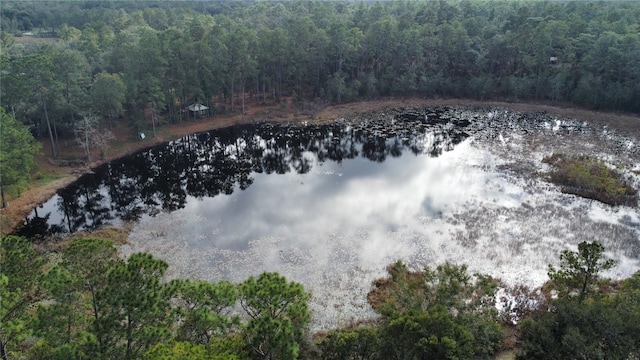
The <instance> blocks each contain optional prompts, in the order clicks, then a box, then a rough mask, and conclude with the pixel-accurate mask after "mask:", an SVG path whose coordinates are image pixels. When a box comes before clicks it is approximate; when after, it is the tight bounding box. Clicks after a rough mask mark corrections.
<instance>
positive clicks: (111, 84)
mask: <svg viewBox="0 0 640 360" xmlns="http://www.w3.org/2000/svg"><path fill="white" fill-rule="evenodd" d="M0 10H1V14H0V15H1V23H0V46H1V52H0V87H1V96H0V106H1V108H0V115H2V121H1V123H0V124H1V125H2V128H1V129H0V130H1V131H0V135H2V136H5V135H6V136H7V138H11V139H21V140H20V141H19V143H20V147H19V148H18V147H16V146H14V149H13V150H12V152H11V154H10V156H9V150H11V146H9V145H11V144H2V145H3V147H2V155H3V157H2V159H3V161H2V164H1V165H2V169H1V170H2V181H0V185H2V186H1V188H2V190H3V191H4V188H5V187H7V186H14V187H17V188H20V187H24V186H25V181H27V180H26V179H27V178H28V174H29V170H30V168H31V165H32V164H31V163H32V162H33V160H32V158H33V155H34V154H36V153H37V152H38V151H39V150H40V149H39V147H38V144H35V143H34V142H33V141H32V140H33V139H31V138H30V135H31V134H33V135H35V136H37V137H46V138H47V143H48V144H49V143H50V148H47V149H46V151H47V152H49V153H50V154H51V156H52V157H56V156H59V155H60V151H61V150H60V144H61V142H63V141H65V140H66V139H73V140H75V141H76V142H77V143H78V144H80V145H81V147H82V148H83V150H85V151H86V155H87V157H88V159H89V161H91V156H92V154H91V149H95V148H96V147H97V148H101V147H102V146H103V145H104V144H105V143H106V142H108V141H109V138H110V136H111V135H110V132H109V131H108V129H113V127H114V126H117V125H118V124H119V125H126V126H127V127H130V128H132V129H133V131H134V132H135V133H138V132H139V131H142V130H145V131H148V130H149V129H150V128H151V127H153V129H154V131H155V128H156V127H159V126H162V125H163V124H168V123H181V122H186V121H189V119H190V118H191V117H194V116H201V115H207V116H212V115H215V114H222V113H243V112H244V111H245V104H246V103H247V102H248V101H249V99H251V101H254V102H258V103H261V104H276V105H279V106H282V107H286V106H289V104H290V103H289V99H292V101H293V104H294V106H296V107H299V108H300V109H304V111H311V112H313V111H314V109H318V108H321V107H323V106H325V105H327V104H337V103H344V102H351V101H356V100H375V99H378V98H382V97H421V98H464V99H477V100H502V101H513V102H516V101H517V102H528V101H530V102H543V103H553V104H562V105H566V104H570V105H571V104H572V105H575V106H579V107H584V108H589V109H598V110H608V111H620V112H633V113H637V112H640V100H639V99H640V2H636V1H598V2H596V1H517V0H514V1H488V0H486V1H481V0H477V1H472V0H467V1H464V0H463V1H443V0H438V1H436V0H433V1H388V2H369V1H359V2H357V1H353V2H343V1H281V2H279V1H133V0H131V1H90V0H85V1H2V2H1V3H0ZM196 104H201V105H203V106H205V107H206V108H202V109H205V110H203V111H204V112H203V113H200V110H198V113H197V115H194V114H196V113H195V112H193V111H190V110H189V106H193V105H196ZM29 129H30V130H31V134H29V132H28V130H29ZM14 130H15V131H14ZM2 139H4V138H2ZM2 139H0V141H2ZM47 146H49V145H47ZM93 151H95V150H93ZM21 156H22V157H21ZM94 156H95V154H94ZM5 158H7V159H14V161H13V162H12V163H8V162H5V161H4V159H5ZM23 168H24V169H23ZM6 169H11V170H12V171H14V170H15V174H14V173H10V172H8V170H6ZM3 205H4V193H3ZM109 231H116V230H113V229H106V230H103V231H102V232H97V233H94V234H92V235H91V236H87V235H86V234H84V235H74V236H70V237H68V238H65V239H56V241H51V240H50V239H46V240H44V241H43V239H27V238H23V237H17V236H6V237H3V238H2V239H1V241H0V359H2V360H9V359H297V358H299V359H431V358H434V359H490V358H495V356H496V354H499V353H503V352H505V351H506V352H508V353H509V354H510V356H511V358H513V357H515V358H518V359H567V358H583V359H635V358H638V356H640V339H639V338H638V333H640V302H639V301H640V300H639V299H640V272H636V273H635V274H634V275H633V276H632V277H630V278H628V279H623V280H620V281H612V280H609V279H606V278H603V277H602V272H603V271H606V270H608V269H610V268H612V267H613V266H614V263H613V262H612V261H610V260H607V258H606V251H605V250H606V249H604V248H603V247H602V245H600V244H599V243H598V242H595V241H594V242H582V243H580V244H579V246H578V249H577V251H569V250H567V251H564V252H562V253H561V254H558V255H559V257H560V263H561V267H560V268H558V269H555V268H552V267H550V268H549V271H548V275H549V280H548V282H547V283H545V285H544V286H543V287H541V288H536V289H531V288H527V287H526V286H524V285H523V286H517V287H509V286H506V285H505V284H503V283H501V281H500V279H494V278H491V277H490V276H488V275H484V274H470V273H469V272H468V271H467V268H466V266H464V265H455V264H448V263H446V264H425V267H424V268H422V269H412V268H409V267H408V266H407V265H405V264H404V263H402V262H397V263H394V264H390V265H389V267H388V268H387V272H388V276H386V277H384V278H380V279H377V280H375V281H374V282H373V283H372V285H371V291H370V292H369V293H368V294H367V299H366V302H367V303H368V306H371V309H372V311H373V313H375V315H374V316H373V317H372V318H371V319H360V320H358V321H353V322H349V323H347V324H346V325H345V326H344V327H343V328H339V329H333V330H330V331H324V332H314V331H312V330H311V329H310V328H309V323H310V319H311V317H312V316H316V315H317V314H312V313H311V312H310V310H309V306H308V301H309V300H310V299H311V297H312V296H313V294H310V293H308V292H307V291H306V290H305V289H304V288H303V286H302V285H301V284H299V283H296V282H293V281H289V280H288V279H286V278H285V277H283V276H281V275H279V274H277V273H263V274H260V275H256V276H255V277H250V278H248V279H246V280H245V281H243V282H241V283H231V282H226V281H221V282H217V283H212V282H208V281H203V280H197V279H174V280H171V281H167V279H166V278H165V273H166V271H167V268H168V264H167V263H166V262H164V261H163V260H160V259H157V258H154V257H153V256H151V255H150V254H146V253H135V254H133V255H131V256H129V257H128V258H126V259H123V258H121V257H120V256H118V251H117V245H114V243H113V242H112V241H111V240H105V238H110V236H104V238H103V237H101V234H104V233H108V232H109ZM496 303H498V306H496Z"/></svg>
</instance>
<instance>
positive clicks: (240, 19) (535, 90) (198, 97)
mask: <svg viewBox="0 0 640 360" xmlns="http://www.w3.org/2000/svg"><path fill="white" fill-rule="evenodd" d="M2 6H3V11H2V22H1V24H2V36H1V37H0V38H1V40H2V47H3V51H2V58H1V61H2V63H1V65H2V69H3V70H2V74H1V76H2V79H1V80H2V81H1V85H2V93H3V96H2V98H1V99H0V102H1V104H2V106H3V107H5V109H6V110H7V112H8V113H11V114H12V115H13V116H14V117H16V118H17V119H19V120H21V121H23V122H25V123H30V124H34V125H38V126H37V131H38V132H39V133H41V134H49V136H50V137H51V138H53V139H54V141H55V138H57V137H63V136H71V135H72V133H73V131H72V130H73V127H74V125H75V124H77V123H78V122H80V121H81V119H82V118H83V114H85V113H87V112H89V111H91V112H93V113H94V114H96V115H99V116H100V118H101V121H104V122H107V123H108V122H110V121H113V120H115V119H118V118H120V117H121V116H122V115H123V114H126V119H128V121H131V122H133V123H134V124H136V125H137V128H138V129H139V128H147V127H148V125H147V122H149V123H153V124H152V125H155V124H156V122H161V121H174V122H175V121H181V120H183V119H185V118H186V117H187V115H188V114H189V113H188V112H187V111H185V107H186V106H187V105H189V104H194V103H202V104H205V105H207V106H208V107H209V108H210V109H209V111H210V113H213V112H216V111H217V112H222V111H240V110H241V109H242V108H243V106H244V102H245V98H246V97H247V96H252V97H254V99H256V98H257V100H258V101H259V102H268V103H276V104H277V103H280V102H281V100H282V99H283V97H289V96H293V97H294V99H295V100H297V101H299V102H304V101H307V102H317V103H327V102H345V101H352V100H357V99H371V98H375V97H378V96H421V97H460V98H476V99H500V100H509V101H528V100H531V101H552V102H563V103H564V102H572V103H574V104H577V105H580V106H585V107H588V108H596V109H609V110H622V111H631V112H634V111H635V112H637V111H640V102H638V101H637V99H640V35H639V31H640V21H639V20H638V19H640V4H639V3H637V2H634V1H619V2H615V1H611V2H590V1H566V2H564V1H500V2H495V1H416V2H413V1H406V2H399V1H390V2H376V3H372V2H333V1H328V2H327V1H319V2H317V1H294V2H288V1H287V2H248V3H246V2H226V1H223V2H142V3H141V2H135V1H118V2H108V1H104V2H97V1H69V2H62V1H61V2H57V1H53V2H43V1H33V2H29V1H5V2H3V5H2ZM25 31H31V32H32V33H33V34H34V35H36V36H37V35H38V34H40V35H42V36H48V37H54V39H49V41H47V42H23V41H19V40H21V39H19V38H16V37H15V36H14V35H18V34H21V33H23V32H25ZM38 31H40V32H38ZM145 110H147V111H146V113H145ZM102 126H103V124H102V123H101V125H100V128H102ZM50 129H51V130H50ZM53 147H55V145H53ZM52 153H54V154H56V149H54V148H52Z"/></svg>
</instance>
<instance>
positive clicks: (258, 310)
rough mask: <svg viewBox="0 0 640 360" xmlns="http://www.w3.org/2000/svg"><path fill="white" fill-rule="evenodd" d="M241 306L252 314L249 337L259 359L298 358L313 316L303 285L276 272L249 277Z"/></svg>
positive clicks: (247, 329) (249, 323)
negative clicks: (301, 343) (307, 327)
mask: <svg viewBox="0 0 640 360" xmlns="http://www.w3.org/2000/svg"><path fill="white" fill-rule="evenodd" d="M241 289H242V290H241V292H242V296H241V299H240V305H241V306H242V308H243V309H244V310H245V312H246V313H247V314H248V315H249V317H250V319H249V322H248V324H247V325H246V330H245V331H246V336H247V339H248V344H249V345H250V346H251V349H252V350H253V352H255V354H257V355H258V356H260V357H262V358H265V359H270V358H273V357H276V358H278V359H296V358H297V357H298V353H299V350H300V345H299V344H300V342H301V341H302V339H303V336H304V335H305V333H306V326H307V324H308V323H309V319H310V318H311V314H310V313H309V308H308V305H307V301H308V300H309V297H310V295H309V294H308V293H306V292H305V291H304V288H303V286H302V285H301V284H299V283H296V282H289V281H287V279H286V278H285V277H284V276H282V275H279V274H277V273H262V274H260V276H258V278H257V279H256V278H254V277H253V276H251V277H249V278H248V279H247V280H246V281H245V282H243V283H242V285H241Z"/></svg>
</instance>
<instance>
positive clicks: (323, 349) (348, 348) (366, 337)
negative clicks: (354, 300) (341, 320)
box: [316, 324, 380, 360]
mask: <svg viewBox="0 0 640 360" xmlns="http://www.w3.org/2000/svg"><path fill="white" fill-rule="evenodd" d="M378 337H379V334H378V328H377V327H376V326H374V325H373V324H370V325H363V326H356V327H353V328H345V329H338V330H333V331H330V332H328V333H327V334H323V335H322V336H321V337H320V338H319V339H318V340H316V344H317V346H318V349H319V350H320V353H321V358H322V359H326V360H329V359H335V360H338V359H349V360H364V359H376V358H378V356H379V354H378V351H379V349H380V345H379V344H378Z"/></svg>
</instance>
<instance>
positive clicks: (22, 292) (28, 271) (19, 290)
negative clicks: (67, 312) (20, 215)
mask: <svg viewBox="0 0 640 360" xmlns="http://www.w3.org/2000/svg"><path fill="white" fill-rule="evenodd" d="M42 266H43V262H42V260H40V259H39V258H38V257H37V256H36V252H35V251H34V249H33V247H32V246H31V244H29V243H28V242H27V240H26V239H24V238H21V237H17V236H6V237H3V238H2V239H0V270H2V272H0V358H3V359H5V358H7V357H8V356H9V355H8V354H12V353H14V352H16V351H17V350H18V346H17V345H18V344H19V343H20V342H21V341H22V340H24V339H25V337H26V336H27V335H29V333H30V332H31V329H30V328H29V327H28V323H29V319H30V316H29V314H28V309H29V306H31V305H32V304H34V303H36V302H38V301H39V300H40V298H41V296H42V292H41V288H40V275H41V271H42Z"/></svg>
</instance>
